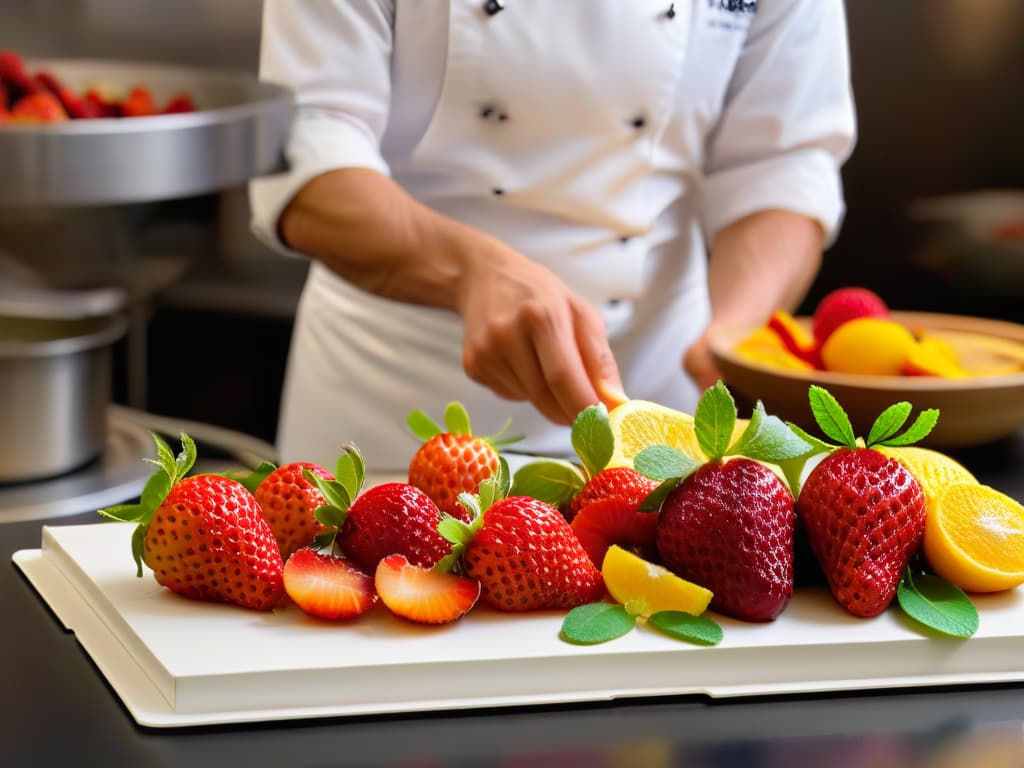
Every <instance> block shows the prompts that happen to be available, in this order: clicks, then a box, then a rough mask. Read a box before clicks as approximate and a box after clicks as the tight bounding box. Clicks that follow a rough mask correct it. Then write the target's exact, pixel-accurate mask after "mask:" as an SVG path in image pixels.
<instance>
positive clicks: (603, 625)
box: [561, 603, 636, 645]
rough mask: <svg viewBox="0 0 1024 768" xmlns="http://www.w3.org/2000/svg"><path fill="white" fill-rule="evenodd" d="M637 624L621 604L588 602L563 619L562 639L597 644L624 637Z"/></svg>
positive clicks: (583, 643)
mask: <svg viewBox="0 0 1024 768" xmlns="http://www.w3.org/2000/svg"><path fill="white" fill-rule="evenodd" d="M635 626H636V617H635V616H630V615H629V614H628V613H627V612H626V609H625V608H623V607H622V606H621V605H614V604H612V603H587V604H586V605H581V606H578V607H576V608H573V609H572V610H571V611H569V613H568V614H567V615H566V617H565V619H564V620H563V621H562V633H561V634H562V639H563V640H566V641H567V642H570V643H576V644H577V645H596V644H597V643H606V642H608V641H609V640H614V639H615V638H617V637H622V636H623V635H624V634H626V633H627V632H629V631H630V630H631V629H633V627H635Z"/></svg>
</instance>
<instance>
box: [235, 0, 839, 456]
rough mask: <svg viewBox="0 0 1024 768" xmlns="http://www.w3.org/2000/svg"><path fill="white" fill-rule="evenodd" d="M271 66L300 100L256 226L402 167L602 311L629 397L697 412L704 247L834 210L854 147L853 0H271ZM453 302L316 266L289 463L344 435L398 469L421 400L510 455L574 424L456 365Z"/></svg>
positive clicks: (256, 197)
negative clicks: (690, 363)
mask: <svg viewBox="0 0 1024 768" xmlns="http://www.w3.org/2000/svg"><path fill="white" fill-rule="evenodd" d="M261 76H262V77H264V78H265V79H268V80H271V81H275V82H279V83H283V84H286V85H288V86H290V87H292V88H294V89H295V91H296V93H297V101H298V113H297V117H296V120H295V123H294V128H293V131H292V134H291V138H290V141H289V143H288V146H287V158H288V161H289V163H290V170H288V172H286V173H282V174H280V175H276V176H271V177H266V178H263V179H258V180H256V181H254V182H253V183H252V187H251V202H252V209H253V228H254V231H255V232H256V233H257V234H258V235H259V236H260V237H262V238H263V239H264V240H265V241H266V242H268V243H270V244H272V245H273V246H274V247H277V248H280V249H282V250H284V251H287V249H286V248H285V247H284V246H283V244H282V243H281V242H280V239H279V237H278V234H277V222H278V218H279V216H280V214H281V211H282V210H283V208H284V207H285V205H287V203H288V202H289V201H290V199H291V198H292V197H293V196H294V194H295V193H296V192H297V191H298V190H299V189H300V188H301V187H302V186H303V185H304V184H306V183H307V182H308V181H310V179H312V178H313V177H314V176H316V175H318V174H320V173H323V172H325V171H328V170H331V169H335V168H341V167H353V166H358V167H366V168H372V169H375V170H377V171H380V172H381V173H384V174H388V175H390V176H391V177H392V178H393V179H394V180H395V181H397V182H398V183H399V184H401V185H402V187H403V188H405V189H406V190H407V191H408V192H409V193H410V194H411V195H413V196H414V197H415V198H417V199H418V200H420V201H421V202H423V203H425V204H426V205H428V206H430V207H431V208H433V209H435V210H437V211H439V212H441V213H443V214H446V215H448V216H451V217H454V218H456V219H459V220H461V221H463V222H466V223H468V224H470V225H472V226H475V227H478V228H480V229H482V230H485V231H487V232H489V233H491V234H493V235H495V236H497V237H498V238H500V239H501V240H503V241H504V242H506V243H508V244H509V245H511V246H512V247H514V248H516V249H517V250H519V251H520V252H521V253H523V254H525V255H527V256H529V257H530V258H532V259H535V260H536V261H538V262H540V263H542V264H544V265H545V266H547V267H548V268H550V269H551V270H552V271H553V272H554V273H555V274H557V275H559V276H561V277H562V278H563V279H564V280H565V281H566V282H567V284H568V285H570V286H571V287H572V288H573V289H574V290H575V291H576V292H577V293H579V294H580V295H582V296H584V297H586V298H587V299H588V300H590V301H591V302H593V303H594V304H595V305H596V306H597V307H599V308H600V309H601V310H602V312H603V315H604V319H605V323H606V325H607V329H608V334H609V340H610V343H611V346H612V349H613V351H614V353H615V355H616V359H617V361H618V363H619V367H620V370H621V372H622V375H623V381H624V385H625V390H626V392H627V393H629V394H630V396H632V397H636V398H643V399H650V400H655V401H658V402H661V403H664V404H666V405H669V406H673V407H677V408H681V409H683V410H687V411H690V412H692V410H693V407H694V406H695V402H696V398H697V395H698V393H697V392H696V391H695V387H694V385H693V383H692V382H691V381H690V380H689V379H688V377H686V376H685V375H684V373H683V372H682V368H681V360H682V356H683V354H684V352H685V350H686V348H687V347H688V346H689V345H690V343H691V342H692V341H693V340H694V339H695V338H696V337H697V336H698V334H699V333H700V331H701V329H702V328H703V327H704V326H705V325H706V322H707V320H708V317H709V301H708V296H707V288H706V264H705V262H706V248H705V243H706V242H710V241H711V240H712V238H714V236H715V234H716V233H717V232H718V231H719V230H720V229H721V228H723V227H725V226H727V225H728V224H730V223H731V222H734V221H736V220H737V219H739V218H741V217H743V216H744V215H747V214H749V213H752V212H755V211H758V210H763V209H767V208H781V209H786V210H791V211H796V212H799V213H802V214H806V215H807V216H810V217H813V218H815V219H817V220H818V221H819V222H820V223H821V225H822V227H823V228H824V230H825V232H826V234H827V237H828V239H829V240H831V239H832V238H833V237H834V235H835V232H836V230H837V227H838V226H839V223H840V220H841V218H842V213H843V198H842V189H841V182H840V176H839V171H838V169H839V166H840V165H841V163H842V162H843V160H845V158H846V157H847V155H848V153H849V152H850V151H851V148H852V144H853V141H854V109H853V102H852V97H851V92H850V86H849V70H848V55H847V41H846V26H845V18H844V9H843V5H842V2H841V0H759V2H751V1H750V0H746V2H744V1H743V0H689V1H687V0H683V1H682V2H674V3H672V2H668V0H628V1H624V0H558V1H557V2H552V0H504V2H494V1H493V0H449V1H448V2H442V1H441V0H267V1H266V2H265V4H264V18H263V45H262V57H261ZM461 355H462V327H461V321H460V318H459V317H457V316H456V315H455V314H454V313H452V312H449V311H445V310H439V309H435V308H428V307H421V306H414V305H408V304H402V303H399V302H395V301H391V300H387V299H382V298H380V297H377V296H373V295H370V294H367V293H365V292H363V291H361V290H359V289H357V288H355V287H353V286H352V285H350V284H348V283H346V282H345V281H344V280H342V279H341V278H340V277H338V276H337V275H336V274H334V273H333V272H332V271H330V270H329V269H328V268H326V267H325V266H323V265H322V264H319V263H313V265H312V267H311V270H310V274H309V277H308V281H307V285H306V287H305V290H304V292H303V295H302V298H301V301H300V304H299V308H298V311H297V315H296V319H295V330H294V336H293V339H292V345H291V349H290V356H289V366H288V371H287V375H286V381H285V388H284V394H283V399H282V406H281V420H280V425H279V435H278V443H279V445H278V447H279V450H280V453H281V457H282V458H283V459H284V460H297V459H305V460H312V461H330V460H331V459H332V458H333V457H334V456H336V454H337V452H338V448H339V446H340V445H341V444H342V443H345V442H355V443H356V444H357V445H359V447H360V448H361V449H362V451H363V453H364V454H365V455H366V458H367V461H368V463H369V465H370V466H371V467H376V468H380V469H402V468H404V467H405V466H407V464H408V460H409V458H410V457H411V455H412V452H413V450H415V446H416V442H415V440H414V439H413V438H412V437H411V436H410V435H409V433H408V430H407V429H406V427H405V422H404V417H405V414H406V413H407V412H408V411H409V410H410V409H411V408H422V409H424V410H426V411H427V412H428V413H431V414H433V415H435V416H437V417H440V415H441V413H442V412H443V408H444V405H445V403H447V402H449V401H451V400H459V401H461V402H463V403H464V404H465V405H466V406H467V408H468V409H469V412H470V415H471V416H472V417H474V418H473V421H474V427H475V430H474V431H476V432H477V433H483V434H487V433H489V432H491V431H494V430H497V429H498V428H500V426H501V425H502V424H503V423H504V421H505V419H506V418H507V417H509V416H511V418H512V419H513V430H512V431H513V432H515V433H520V434H525V435H527V439H526V440H525V441H523V442H522V443H520V444H519V445H518V447H519V448H520V449H521V450H525V451H533V452H538V453H544V454H548V455H568V454H570V453H571V449H570V446H569V442H568V435H567V430H566V429H565V428H561V427H555V426H553V425H551V424H550V423H548V422H547V421H545V420H544V418H543V417H541V416H540V415H539V414H538V413H537V412H536V411H535V410H534V409H533V408H532V406H530V405H529V404H527V403H510V402H508V401H504V400H500V399H498V398H497V397H496V396H494V395H493V394H492V393H491V392H490V391H489V390H487V389H485V388H483V387H481V386H479V385H477V384H475V383H473V382H472V381H470V380H469V379H468V378H467V377H466V376H465V374H464V372H463V370H462V365H461Z"/></svg>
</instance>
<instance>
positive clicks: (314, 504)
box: [253, 461, 334, 560]
mask: <svg viewBox="0 0 1024 768" xmlns="http://www.w3.org/2000/svg"><path fill="white" fill-rule="evenodd" d="M304 470H308V471H310V472H312V473H314V474H316V475H318V476H319V477H322V478H323V479H325V480H333V479H334V477H333V476H332V475H331V473H330V472H328V471H327V470H326V469H324V468H323V467H321V466H319V465H317V464H312V463H310V462H306V461H297V462H292V463H290V464H283V465H282V466H280V467H278V468H277V469H275V470H274V471H272V472H271V473H270V474H269V475H267V476H266V477H265V478H264V479H263V480H262V481H261V482H260V483H259V485H258V486H256V491H255V493H254V494H253V495H254V496H255V497H256V501H257V502H259V505H260V508H261V509H262V510H263V516H264V517H265V518H266V519H267V523H268V524H269V525H270V530H272V531H273V532H274V538H275V539H277V545H278V547H279V548H280V549H281V557H282V558H283V559H284V560H287V559H288V558H289V557H291V554H292V553H293V552H295V551H296V550H297V549H299V548H300V547H305V546H309V545H310V544H311V543H312V542H313V538H314V537H315V536H316V535H317V534H320V533H323V532H324V530H326V528H325V526H323V525H321V524H320V523H319V522H317V519H316V516H315V515H314V513H315V512H316V510H318V509H319V508H320V507H323V506H325V505H327V499H325V498H324V495H323V493H321V491H320V489H319V488H317V487H316V485H314V484H313V483H312V482H310V481H309V480H307V479H306V478H305V477H304V476H303V471H304Z"/></svg>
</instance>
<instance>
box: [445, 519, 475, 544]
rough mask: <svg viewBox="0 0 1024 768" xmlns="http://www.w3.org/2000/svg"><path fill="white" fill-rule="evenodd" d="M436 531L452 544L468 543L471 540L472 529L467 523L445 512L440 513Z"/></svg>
mask: <svg viewBox="0 0 1024 768" xmlns="http://www.w3.org/2000/svg"><path fill="white" fill-rule="evenodd" d="M437 532H438V533H440V534H441V535H442V536H443V537H444V538H445V540H446V541H449V542H451V543H452V544H469V542H471V541H472V540H473V530H472V529H471V528H470V527H469V525H467V524H466V523H464V522H463V521H462V520H459V519H458V518H457V517H452V516H451V515H449V514H447V513H442V515H441V520H440V522H439V523H438V524H437Z"/></svg>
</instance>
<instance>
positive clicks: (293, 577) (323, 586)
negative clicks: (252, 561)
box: [284, 547, 377, 619]
mask: <svg viewBox="0 0 1024 768" xmlns="http://www.w3.org/2000/svg"><path fill="white" fill-rule="evenodd" d="M284 589H285V592H287V593H288V597H290V598H291V599H292V602H293V603H295V604H296V605H297V606H298V607H299V608H301V609H302V611H303V612H305V613H308V614H309V615H310V616H316V617H317V618H320V619H350V618H352V617H354V616H359V615H360V614H362V613H365V612H366V611H368V610H369V609H370V608H372V607H373V605H374V603H376V602H377V592H376V590H375V589H374V584H373V578H372V577H370V576H369V575H367V574H366V573H363V572H362V571H361V570H359V569H358V568H356V566H355V565H354V564H353V563H352V562H350V561H349V560H346V559H345V558H343V557H338V556H337V555H331V554H327V553H326V552H318V551H317V550H315V549H313V548H312V547H302V548H301V549H298V550H296V551H295V553H294V554H293V555H292V556H291V557H289V558H288V561H287V562H286V563H285V564H284Z"/></svg>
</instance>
